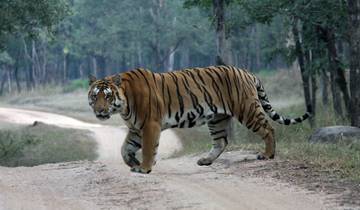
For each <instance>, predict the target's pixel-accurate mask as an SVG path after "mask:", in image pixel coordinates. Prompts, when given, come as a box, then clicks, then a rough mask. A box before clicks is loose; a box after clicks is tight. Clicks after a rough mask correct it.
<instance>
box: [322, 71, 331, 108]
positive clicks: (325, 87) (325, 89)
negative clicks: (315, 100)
mask: <svg viewBox="0 0 360 210" xmlns="http://www.w3.org/2000/svg"><path fill="white" fill-rule="evenodd" d="M320 88H321V99H322V103H323V105H324V108H325V109H327V108H328V106H329V76H328V75H327V71H326V70H325V69H322V70H321V80H320Z"/></svg>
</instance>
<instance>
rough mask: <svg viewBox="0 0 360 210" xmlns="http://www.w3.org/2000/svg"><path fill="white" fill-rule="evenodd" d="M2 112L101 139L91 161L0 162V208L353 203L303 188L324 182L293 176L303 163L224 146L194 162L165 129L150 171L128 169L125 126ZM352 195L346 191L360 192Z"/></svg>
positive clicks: (5, 117) (11, 118)
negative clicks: (206, 162) (211, 157)
mask: <svg viewBox="0 0 360 210" xmlns="http://www.w3.org/2000/svg"><path fill="white" fill-rule="evenodd" d="M0 120H2V121H6V122H11V123H25V124H32V123H33V122H34V121H40V122H44V123H48V124H55V125H58V126H62V127H68V126H70V127H72V128H78V129H88V130H90V131H91V132H93V133H94V137H95V138H96V140H97V141H98V144H99V159H98V160H97V161H77V162H67V163H57V164H46V165H40V166H35V167H17V168H6V167H0V192H1V193H0V209H4V210H8V209H276V210H281V209H355V208H356V206H359V205H358V203H357V201H356V202H355V203H353V205H350V204H351V203H349V202H344V201H343V200H342V198H344V195H345V194H347V193H348V192H344V191H334V193H331V194H329V193H328V192H327V191H326V190H323V191H321V190H313V189H311V188H309V186H313V185H314V187H315V188H316V189H321V188H322V186H323V185H321V184H320V185H316V184H314V183H315V182H312V181H309V182H307V181H306V180H305V179H304V176H305V175H304V176H300V177H299V176H297V174H299V173H300V174H301V173H303V174H307V171H306V170H307V169H308V168H309V167H308V166H301V165H297V164H292V163H289V162H286V161H282V160H275V161H256V160H255V157H256V155H255V154H253V153H252V152H249V151H233V152H226V153H224V154H223V155H222V156H220V158H219V159H218V160H217V161H216V162H215V163H214V164H213V165H211V166H209V167H200V166H197V165H196V160H197V159H198V158H200V156H201V155H200V156H199V155H193V156H184V157H179V158H168V157H169V156H170V155H171V154H173V153H174V152H176V151H178V150H179V149H181V143H180V140H179V139H178V138H177V136H176V134H175V133H174V132H172V131H171V130H169V131H167V133H165V134H164V135H162V137H161V139H160V145H161V146H160V148H159V153H160V157H159V159H160V160H159V161H157V164H156V165H155V166H154V168H153V172H152V173H151V174H148V175H142V174H136V173H131V172H130V170H129V168H128V167H127V166H125V164H124V163H123V161H122V160H121V158H120V154H119V147H120V145H121V142H122V141H123V139H124V136H125V135H126V129H125V128H115V127H110V126H102V125H98V124H97V125H94V124H89V123H84V122H81V121H78V120H75V119H72V118H68V117H65V116H61V115H55V114H51V113H44V112H34V111H27V110H19V109H18V110H14V109H3V108H0ZM294 167H295V168H294ZM312 175H313V174H311V173H309V176H312ZM319 179H321V177H320V178H319ZM309 180H312V178H310V179H309ZM327 181H328V180H326V181H325V182H327ZM329 182H331V180H330V181H329ZM348 195H349V194H348ZM357 195H359V194H357ZM354 196H355V195H354ZM350 197H351V196H350ZM358 197H359V196H357V197H351V199H350V198H349V199H350V200H358V199H357V198H358ZM354 206H355V207H354Z"/></svg>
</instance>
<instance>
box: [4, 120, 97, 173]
mask: <svg viewBox="0 0 360 210" xmlns="http://www.w3.org/2000/svg"><path fill="white" fill-rule="evenodd" d="M14 127H15V125H13V128H11V129H9V128H2V129H0V165H2V166H8V167H16V166H35V165H40V164H45V163H57V162H67V161H76V160H94V159H95V158H96V156H97V154H96V149H97V145H96V142H95V141H94V140H93V139H92V137H90V136H88V135H87V134H86V132H85V131H80V130H74V129H64V128H59V127H55V126H49V125H45V124H38V125H37V126H26V127H25V126H20V127H15V128H14Z"/></svg>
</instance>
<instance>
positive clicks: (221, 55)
mask: <svg viewBox="0 0 360 210" xmlns="http://www.w3.org/2000/svg"><path fill="white" fill-rule="evenodd" d="M213 6H214V16H215V19H216V21H215V22H216V57H215V59H216V60H215V62H216V65H224V64H225V63H226V60H225V59H226V58H225V57H226V55H225V49H226V39H225V38H226V37H225V0H213Z"/></svg>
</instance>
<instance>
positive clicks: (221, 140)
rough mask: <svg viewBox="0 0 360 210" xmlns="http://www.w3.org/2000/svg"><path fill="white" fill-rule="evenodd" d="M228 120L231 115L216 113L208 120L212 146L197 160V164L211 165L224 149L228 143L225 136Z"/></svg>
mask: <svg viewBox="0 0 360 210" xmlns="http://www.w3.org/2000/svg"><path fill="white" fill-rule="evenodd" d="M230 121H231V116H228V115H223V114H218V115H215V117H214V118H213V119H211V120H210V121H209V122H208V127H209V131H210V136H211V138H212V140H213V143H212V148H211V150H210V152H209V153H208V155H207V156H206V157H204V158H201V159H199V160H198V161H197V164H198V165H200V166H204V165H206V166H208V165H211V164H212V163H213V162H214V160H216V159H217V158H218V157H219V156H220V155H221V153H222V152H223V151H224V150H225V147H226V146H227V144H228V140H227V138H228V132H229V124H230Z"/></svg>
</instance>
